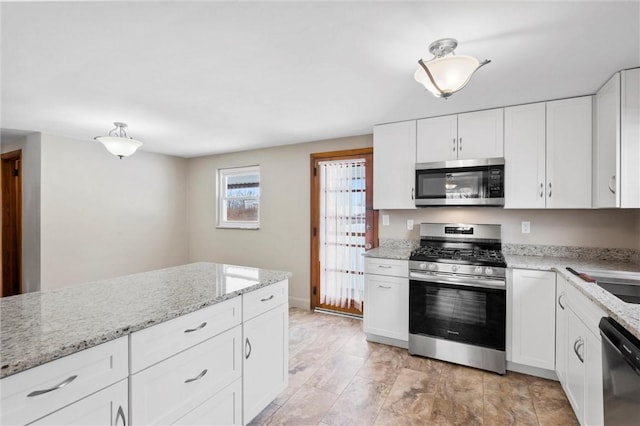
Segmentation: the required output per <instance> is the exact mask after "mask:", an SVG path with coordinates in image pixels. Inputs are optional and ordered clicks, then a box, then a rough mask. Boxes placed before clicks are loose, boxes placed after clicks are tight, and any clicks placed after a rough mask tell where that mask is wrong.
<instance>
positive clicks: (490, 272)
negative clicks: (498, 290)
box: [484, 266, 493, 275]
mask: <svg viewBox="0 0 640 426" xmlns="http://www.w3.org/2000/svg"><path fill="white" fill-rule="evenodd" d="M484 273H485V274H487V275H493V268H492V267H491V266H487V269H485V270H484Z"/></svg>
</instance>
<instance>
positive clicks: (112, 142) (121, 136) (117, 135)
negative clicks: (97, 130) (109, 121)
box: [94, 122, 142, 159]
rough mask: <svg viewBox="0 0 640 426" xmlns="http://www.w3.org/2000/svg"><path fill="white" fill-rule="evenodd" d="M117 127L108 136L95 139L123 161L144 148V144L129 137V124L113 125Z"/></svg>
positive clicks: (116, 123) (117, 123)
mask: <svg viewBox="0 0 640 426" xmlns="http://www.w3.org/2000/svg"><path fill="white" fill-rule="evenodd" d="M113 124H114V125H115V126H116V127H115V128H114V129H111V130H110V131H109V135H108V136H96V137H95V138H94V139H95V140H97V141H99V142H102V144H103V145H104V147H105V148H107V151H109V152H110V153H112V154H113V155H116V156H118V157H120V159H122V158H123V157H128V156H130V155H131V154H133V153H134V152H136V150H137V149H138V148H140V147H141V146H142V142H140V141H138V140H135V139H133V138H131V137H129V136H127V132H126V130H124V129H126V128H127V123H119V122H115V123H113Z"/></svg>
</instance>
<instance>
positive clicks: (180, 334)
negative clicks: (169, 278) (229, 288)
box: [131, 297, 242, 373]
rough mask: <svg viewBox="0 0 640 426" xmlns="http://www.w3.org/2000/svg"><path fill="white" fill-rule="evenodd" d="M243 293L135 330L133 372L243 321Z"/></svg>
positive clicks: (132, 351)
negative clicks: (241, 295) (240, 295)
mask: <svg viewBox="0 0 640 426" xmlns="http://www.w3.org/2000/svg"><path fill="white" fill-rule="evenodd" d="M241 307H242V301H241V298H240V297H234V298H233V299H229V300H226V301H224V302H221V303H218V304H215V305H213V306H209V307H207V308H204V309H200V310H198V311H195V312H192V313H190V314H187V315H184V316H181V317H179V318H175V319H172V320H170V321H166V322H163V323H161V324H158V325H154V326H153V327H149V328H145V329H144V330H140V331H136V332H135V333H133V334H131V373H137V372H138V371H140V370H142V369H145V368H147V367H149V366H151V365H153V364H156V363H158V362H160V361H162V360H163V359H166V358H169V357H170V356H172V355H174V354H176V353H178V352H181V351H183V350H185V349H187V348H189V347H191V346H194V345H197V344H198V343H200V342H203V341H204V340H206V339H209V338H211V337H213V336H215V335H216V334H219V333H221V332H223V331H225V330H228V329H230V328H232V327H235V326H236V325H238V324H240V322H241V318H242V315H241V312H240V309H241Z"/></svg>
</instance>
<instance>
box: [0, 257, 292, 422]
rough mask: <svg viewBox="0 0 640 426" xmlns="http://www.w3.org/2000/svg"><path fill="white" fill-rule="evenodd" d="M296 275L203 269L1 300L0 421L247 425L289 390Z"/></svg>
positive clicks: (177, 269)
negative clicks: (291, 282)
mask: <svg viewBox="0 0 640 426" xmlns="http://www.w3.org/2000/svg"><path fill="white" fill-rule="evenodd" d="M290 275H291V274H290V273H288V272H282V271H272V270H265V269H258V268H250V267H244V266H235V265H223V264H215V263H205V262H201V263H193V264H189V265H183V266H178V267H173V268H167V269H162V270H157V271H150V272H145V273H140V274H134V275H129V276H125V277H119V278H114V279H109V280H103V281H97V282H93V283H87V284H82V285H78V286H73V287H66V288H63V289H59V290H54V291H50V292H36V293H27V294H24V295H20V296H13V297H8V298H4V299H0V320H1V333H0V336H1V349H0V356H1V362H2V368H1V375H0V378H1V379H2V380H1V381H0V390H1V391H2V394H1V398H2V399H1V404H2V410H1V412H2V419H1V420H2V422H1V423H2V424H25V423H30V422H33V421H36V420H38V422H37V424H50V423H58V424H74V423H75V424H82V422H86V421H90V420H94V421H96V420H97V419H98V417H95V416H109V417H110V418H111V419H115V421H109V420H108V419H107V420H106V421H104V422H103V423H105V424H106V423H109V424H123V423H122V422H123V421H125V420H126V423H127V424H150V423H165V424H168V423H174V422H177V421H180V422H182V423H197V422H199V421H200V422H202V421H206V422H207V423H215V422H216V421H222V422H226V423H233V424H240V423H248V422H249V421H250V420H251V419H252V418H253V417H254V416H255V415H256V414H257V413H259V412H260V411H261V410H262V408H264V406H266V405H267V404H268V403H269V402H271V400H272V399H273V398H274V397H275V396H276V395H277V394H278V393H279V392H280V391H281V390H282V389H283V388H284V387H285V386H286V383H287V370H288V368H287V365H288V360H287V358H288V357H287V343H288V330H287V328H288V277H289V276H290ZM192 370H193V371H192ZM207 373H209V374H207ZM182 375H184V376H185V377H182ZM267 376H268V377H267ZM127 379H128V380H127ZM127 382H128V385H127ZM116 388H118V389H119V390H114V389H116ZM114 395H115V396H114ZM116 401H117V403H114V402H116ZM110 406H112V407H113V408H112V409H107V408H106V407H110ZM65 407H68V408H73V409H67V408H65ZM85 414H86V415H88V416H89V417H82V418H79V417H77V416H79V415H85ZM92 416H93V417H92Z"/></svg>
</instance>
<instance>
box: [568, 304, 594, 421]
mask: <svg viewBox="0 0 640 426" xmlns="http://www.w3.org/2000/svg"><path fill="white" fill-rule="evenodd" d="M567 318H568V327H567V330H568V339H567V341H566V342H565V344H566V345H567V375H566V386H565V391H566V393H567V398H568V399H569V402H570V403H571V406H572V407H573V411H574V412H575V414H576V417H577V418H578V421H579V422H580V424H584V403H585V375H586V365H585V362H584V361H585V358H584V351H585V337H586V336H587V333H589V330H588V329H587V326H585V325H584V324H583V323H582V321H580V319H579V318H578V317H577V316H576V314H574V313H573V311H572V310H570V309H569V310H568V315H567Z"/></svg>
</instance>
